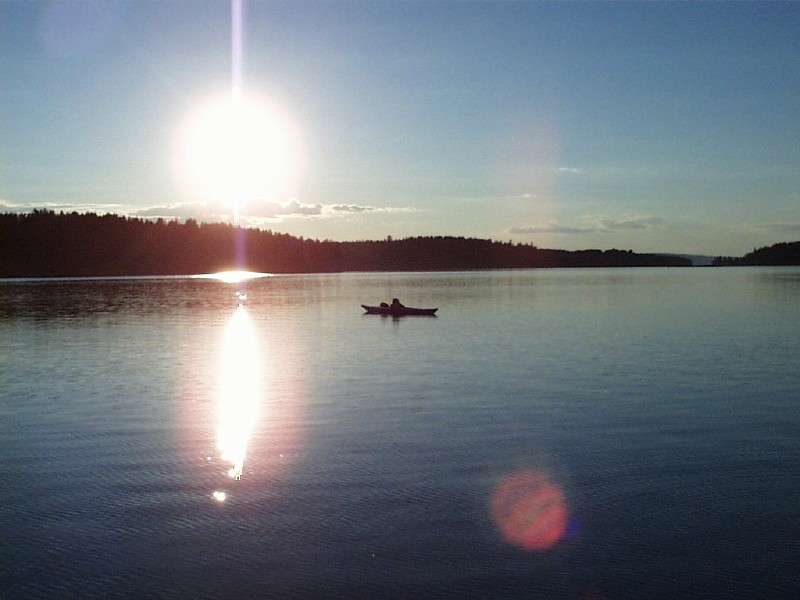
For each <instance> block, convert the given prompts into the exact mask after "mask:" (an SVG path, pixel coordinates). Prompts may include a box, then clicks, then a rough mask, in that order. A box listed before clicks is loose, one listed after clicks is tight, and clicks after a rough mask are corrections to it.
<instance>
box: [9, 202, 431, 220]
mask: <svg viewBox="0 0 800 600" xmlns="http://www.w3.org/2000/svg"><path fill="white" fill-rule="evenodd" d="M35 209H50V210H55V211H57V212H73V211H75V212H79V213H88V212H95V213H98V214H105V213H115V214H119V215H124V216H130V217H138V218H141V219H167V220H172V219H178V220H185V219H195V220H197V221H202V222H220V221H222V222H230V221H231V220H232V219H233V207H232V206H230V205H228V204H222V203H213V202H212V203H200V202H197V203H190V202H187V203H174V204H161V205H155V206H149V207H147V208H138V207H132V206H125V205H122V204H88V203H87V204H56V203H25V204H22V203H12V202H8V201H5V200H0V211H3V212H18V213H24V212H31V211H33V210H35ZM417 210H418V209H415V208H412V207H397V206H390V207H379V206H370V205H362V204H322V203H319V202H318V203H314V204H304V203H302V202H299V201H298V200H297V199H292V200H289V201H287V202H274V201H266V200H260V201H251V202H248V203H247V204H246V205H245V206H244V207H242V209H241V211H240V216H241V217H242V218H243V219H245V220H247V219H251V220H253V221H257V222H261V221H281V220H283V219H289V218H336V217H344V216H348V215H350V216H352V215H360V214H366V213H398V212H416V211H417Z"/></svg>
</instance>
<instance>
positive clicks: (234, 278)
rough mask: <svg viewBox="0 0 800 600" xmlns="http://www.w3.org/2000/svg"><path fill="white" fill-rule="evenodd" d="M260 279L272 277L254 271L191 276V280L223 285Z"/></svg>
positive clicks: (271, 275) (268, 274)
mask: <svg viewBox="0 0 800 600" xmlns="http://www.w3.org/2000/svg"><path fill="white" fill-rule="evenodd" d="M261 277H274V275H273V274H272V273H256V272H254V271H220V272H219V273H205V274H203V275H192V279H216V280H218V281H222V282H223V283H241V282H242V281H247V280H249V279H258V278H261Z"/></svg>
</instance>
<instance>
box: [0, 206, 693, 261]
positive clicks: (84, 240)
mask: <svg viewBox="0 0 800 600" xmlns="http://www.w3.org/2000/svg"><path fill="white" fill-rule="evenodd" d="M691 264H692V263H691V260H689V259H686V258H682V257H677V256H665V255H658V254H636V253H633V252H632V251H624V250H616V249H615V250H605V251H601V250H582V251H577V252H570V251H566V250H544V249H540V248H537V247H535V246H532V245H525V244H512V243H510V242H509V243H502V242H493V241H490V240H481V239H472V238H463V237H414V238H407V239H402V240H392V239H391V238H389V239H386V240H383V241H361V242H334V241H329V240H325V241H320V240H311V239H303V238H297V237H294V236H291V235H287V234H283V233H274V232H272V231H263V230H258V229H243V228H239V227H234V226H232V225H225V224H220V223H198V222H196V221H194V220H191V219H190V220H187V221H186V222H185V223H179V222H178V221H164V220H162V219H159V220H157V221H147V220H141V219H135V218H129V217H121V216H117V215H102V216H99V215H96V214H91V213H90V214H78V213H75V212H73V213H55V212H53V211H49V210H36V211H33V212H32V213H25V214H13V213H6V214H0V277H57V276H61V277H89V276H126V275H183V274H196V273H214V272H218V271H224V270H229V269H247V270H252V271H260V272H268V273H326V272H344V271H450V270H469V269H508V268H540V267H639V266H649V267H655V266H691Z"/></svg>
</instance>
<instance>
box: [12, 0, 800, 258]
mask: <svg viewBox="0 0 800 600" xmlns="http://www.w3.org/2000/svg"><path fill="white" fill-rule="evenodd" d="M241 15H242V17H241V38H240V40H239V41H233V40H232V29H235V28H233V27H232V25H233V24H235V23H236V21H237V19H236V18H234V17H233V16H232V10H231V4H230V3H229V2H226V1H213V2H204V1H192V2H188V1H187V2H134V1H122V2H120V1H106V2H102V3H89V2H71V1H70V2H61V1H49V2H27V1H26V2H14V1H5V2H0V211H3V212H26V211H30V210H33V209H35V208H48V209H53V210H56V211H59V210H64V211H69V212H72V211H78V212H96V213H98V214H105V213H108V212H111V213H116V214H122V215H129V216H138V217H143V218H155V217H163V218H166V219H173V218H178V219H181V220H182V219H186V218H195V219H197V220H201V221H227V222H231V221H232V220H233V219H234V218H235V217H234V213H236V215H237V217H238V219H239V222H240V223H241V224H243V225H247V226H255V227H261V228H265V229H271V230H273V231H277V232H285V233H289V234H292V235H297V236H303V237H310V238H317V239H330V240H378V239H385V238H386V237H387V236H392V237H393V238H396V239H400V238H405V237H411V236H438V235H452V236H465V237H477V238H483V239H493V240H496V241H503V242H506V241H513V242H515V243H525V244H533V245H536V246H538V247H540V248H560V249H567V250H577V249H587V248H599V249H609V248H619V249H625V250H627V249H632V250H634V251H635V252H674V253H688V254H705V255H711V256H717V255H726V256H739V255H742V254H744V253H746V252H750V251H752V250H753V249H754V248H756V247H762V246H767V245H771V244H773V243H777V242H782V241H795V240H798V239H800V35H798V32H799V31H800V3H797V2H754V3H748V2H735V3H727V2H722V3H720V2H710V3H686V2H674V3H673V2H664V3H661V2H655V3H654V2H646V3H634V2H632V3H627V2H622V3H617V2H614V3H604V2H587V3H583V2H565V3H547V2H523V1H518V2H479V1H472V2H468V1H460V2H447V1H436V0H429V1H425V2H413V1H403V2H400V1H381V0H375V1H363V0H362V1H337V0H326V1H318V2H315V1H311V0H309V1H304V2H296V1H280V0H276V1H269V2H265V1H263V2H256V1H253V0H250V1H248V0H244V1H243V5H242V12H241ZM234 38H237V39H238V36H234ZM234 84H237V85H236V87H237V91H238V94H236V95H234V94H233V93H232V87H233V86H234ZM233 97H236V98H237V99H239V100H237V102H239V101H240V100H241V99H242V98H243V99H245V100H246V106H247V107H248V110H247V111H245V112H242V111H241V110H239V111H238V112H236V115H242V114H244V115H245V116H244V117H241V116H237V117H235V118H234V117H231V116H230V115H229V114H228V113H225V112H224V111H225V109H224V108H221V107H225V106H230V104H231V102H232V101H233V100H232V98H233ZM237 106H239V104H237ZM237 110H238V109H237ZM223 113H224V114H228V116H224V114H223ZM221 114H223V116H220V115H221ZM214 115H216V116H214ZM226 119H227V120H226ZM237 119H238V120H237ZM231 131H233V132H234V133H231Z"/></svg>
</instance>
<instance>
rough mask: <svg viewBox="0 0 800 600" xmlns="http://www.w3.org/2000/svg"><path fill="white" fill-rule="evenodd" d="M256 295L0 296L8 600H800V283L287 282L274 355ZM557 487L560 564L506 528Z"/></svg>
mask: <svg viewBox="0 0 800 600" xmlns="http://www.w3.org/2000/svg"><path fill="white" fill-rule="evenodd" d="M235 289H236V286H235V285H233V284H225V283H222V282H219V281H213V280H197V279H187V278H172V279H112V280H59V281H52V280H51V281H41V280H39V281H37V280H26V281H5V282H0V348H2V353H0V373H2V375H1V377H2V385H0V450H2V456H3V462H2V472H1V474H2V478H3V489H4V492H5V494H4V502H3V504H2V508H0V516H1V517H2V544H1V545H0V547H1V548H2V561H1V562H2V572H0V584H1V585H0V587H1V588H2V590H3V597H4V598H6V597H7V598H65V597H103V598H107V597H169V598H175V597H192V598H221V597H226V598H250V597H261V598H287V597H295V598H323V597H348V598H351V597H352V598H357V597H364V598H370V597H389V598H391V597H394V598H408V597H453V598H455V597H459V598H463V597H474V598H478V597H480V598H485V597H498V598H500V597H505V598H509V597H520V598H523V597H524V598H607V599H611V598H677V597H681V598H689V597H695V598H714V597H715V598H753V597H769V598H795V597H800V575H798V571H797V565H798V564H800V503H799V502H798V497H800V412H799V411H798V405H797V403H798V399H800V380H799V379H798V377H797V365H798V363H797V356H798V346H797V340H798V338H800V270H798V269H793V268H784V269H766V268H760V269H748V268H742V269H627V270H616V269H608V270H582V269H576V270H539V271H497V272H476V273H425V274H380V273H372V274H343V275H306V276H279V277H272V278H267V279H260V280H253V281H250V282H247V284H246V291H247V302H246V303H245V305H244V308H243V309H241V311H243V312H244V313H245V316H246V323H247V325H246V326H245V330H246V331H250V334H246V335H252V337H253V341H254V344H255V347H254V348H251V347H250V346H248V345H247V344H245V343H244V342H241V341H240V342H239V343H236V342H234V343H233V345H231V343H230V341H229V340H230V334H229V333H226V332H229V331H230V328H231V323H232V322H233V321H234V320H235V317H236V315H237V308H236V301H235V297H234V291H235ZM392 297H399V298H400V299H401V300H402V301H403V302H404V303H405V304H407V305H411V306H438V307H439V313H438V316H437V317H435V318H402V319H391V318H385V317H379V316H368V315H363V314H362V310H361V308H360V306H359V305H360V304H361V303H369V304H376V303H378V302H380V301H389V300H391V298H392ZM226 335H228V336H229V337H228V338H226ZM226 339H227V340H228V341H227V342H226ZM238 339H240V340H241V339H247V338H238ZM248 343H249V342H248ZM232 348H233V349H232ZM235 348H239V350H235ZM242 348H246V351H242ZM236 352H239V353H238V354H236ZM231 353H234V354H233V356H234V357H235V360H234V361H233V362H232V363H231V362H230V361H229V363H228V364H236V365H242V364H247V362H246V361H247V360H248V359H247V357H248V356H250V355H255V356H256V360H255V362H254V363H252V365H251V366H250V367H247V368H244V369H241V370H238V371H235V373H236V375H235V376H234V377H233V379H231V378H230V377H229V378H227V379H226V378H225V376H224V375H223V373H222V368H223V367H222V365H224V364H225V360H226V356H228V357H230V356H231ZM250 372H257V373H258V374H257V375H254V376H253V377H249V376H248V375H247V373H250ZM251 379H252V380H253V385H254V386H257V387H256V389H258V392H257V394H256V395H257V398H258V399H257V401H256V406H255V409H256V413H255V416H254V415H253V414H252V413H251V412H248V411H249V408H248V405H247V404H246V402H245V400H246V399H247V398H249V397H250V396H249V395H248V391H247V390H248V389H250V388H244V387H239V384H238V383H232V381H245V382H246V381H248V380H251ZM256 380H257V381H256ZM226 382H227V383H226ZM247 385H249V384H247ZM226 398H227V400H225V399H226ZM221 403H222V405H226V406H228V407H229V408H230V407H231V406H233V407H234V412H233V413H232V414H233V415H234V416H233V417H232V418H231V419H230V420H229V422H231V423H237V422H238V423H241V424H243V426H244V428H243V431H245V433H246V440H247V443H246V455H245V458H244V463H243V468H242V477H241V479H240V480H236V479H233V478H231V477H229V475H228V471H229V470H230V469H231V466H232V463H231V461H230V460H225V459H223V458H222V457H221V456H220V454H221V451H220V449H219V448H218V430H219V427H220V423H221V419H223V418H224V417H222V416H221V412H220V406H221ZM226 403H227V404H226ZM229 414H230V413H229ZM530 471H534V472H536V473H539V474H542V475H543V476H546V477H547V479H548V481H550V482H551V483H552V484H553V485H554V486H555V487H557V488H558V489H559V490H560V491H561V493H562V494H563V500H564V503H565V505H566V507H567V509H568V511H569V522H568V524H567V526H566V528H565V530H564V531H563V536H561V539H560V540H559V541H558V542H557V543H556V544H555V545H553V546H551V547H549V548H547V549H544V550H537V551H528V550H524V549H522V548H520V547H517V546H515V545H514V544H513V543H510V542H509V541H508V540H506V539H505V538H504V537H503V535H502V534H501V531H500V529H499V528H498V526H497V524H496V523H494V522H493V521H492V517H491V514H490V504H491V502H492V497H493V494H495V492H496V490H497V489H498V487H499V486H501V485H502V484H503V482H504V481H506V480H507V478H508V477H509V476H512V475H513V474H515V473H519V472H530ZM214 492H218V493H220V492H224V493H225V500H224V501H220V500H218V499H216V498H215V497H214ZM217 497H220V496H219V495H218V496H217ZM535 517H536V515H535V514H531V515H529V518H530V519H534V518H535Z"/></svg>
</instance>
